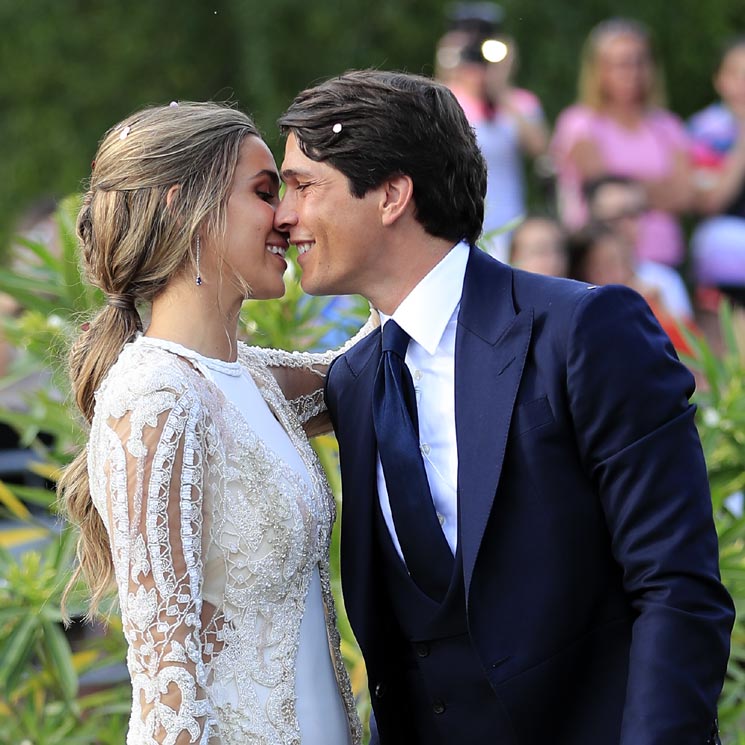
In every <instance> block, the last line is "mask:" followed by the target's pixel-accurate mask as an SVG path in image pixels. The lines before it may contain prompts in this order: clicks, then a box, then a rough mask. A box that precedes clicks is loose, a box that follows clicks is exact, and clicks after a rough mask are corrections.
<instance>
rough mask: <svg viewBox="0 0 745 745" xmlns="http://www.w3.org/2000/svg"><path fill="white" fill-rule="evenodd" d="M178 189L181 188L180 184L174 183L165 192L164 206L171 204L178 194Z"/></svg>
mask: <svg viewBox="0 0 745 745" xmlns="http://www.w3.org/2000/svg"><path fill="white" fill-rule="evenodd" d="M179 189H181V184H174V185H173V186H172V187H171V188H170V189H169V190H168V191H167V192H166V207H170V206H171V202H173V200H174V199H175V198H176V194H178V192H179Z"/></svg>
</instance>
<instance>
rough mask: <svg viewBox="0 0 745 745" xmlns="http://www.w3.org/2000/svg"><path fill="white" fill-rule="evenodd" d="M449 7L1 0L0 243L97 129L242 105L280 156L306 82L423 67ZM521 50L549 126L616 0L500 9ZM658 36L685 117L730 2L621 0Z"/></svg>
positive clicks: (705, 81) (73, 169) (437, 1)
mask: <svg viewBox="0 0 745 745" xmlns="http://www.w3.org/2000/svg"><path fill="white" fill-rule="evenodd" d="M450 2H451V0H409V2H406V3H400V2H396V0H378V2H376V3H374V4H370V3H367V2H362V0H348V1H347V2H339V0H316V2H313V3H304V4H301V3H298V2H297V0H275V1H274V2H264V1H263V0H212V2H204V1H203V0H160V1H159V2H149V3H146V2H143V3H113V2H112V3H91V2H89V1H87V0H65V2H54V0H26V1H25V2H22V3H21V2H17V1H16V0H0V28H2V29H3V44H2V45H0V68H1V69H2V70H3V75H2V76H1V77H0V100H2V101H3V117H2V119H1V120H0V245H2V244H3V243H4V242H5V239H7V237H8V231H9V228H10V226H11V224H12V223H13V221H14V220H16V219H17V218H18V216H19V214H20V213H21V212H22V211H23V210H24V209H25V208H26V207H27V206H28V205H30V204H31V203H32V202H33V201H34V200H35V199H37V198H38V197H40V196H50V195H51V196H56V195H60V194H67V193H69V192H71V191H74V190H77V189H79V186H80V183H81V181H82V180H83V179H84V178H86V177H87V175H88V173H89V164H90V161H91V159H92V157H93V153H94V151H95V148H96V143H97V141H98V139H99V138H100V136H101V135H102V133H103V132H104V131H105V130H106V129H107V128H108V127H110V126H112V125H113V124H114V123H115V122H116V121H118V120H120V119H121V118H122V117H123V116H125V115H126V114H128V113H130V112H131V111H133V110H135V109H138V108H140V107H142V106H144V105H147V104H152V103H164V102H167V101H170V100H172V99H210V98H211V99H222V100H224V99H227V98H233V99H235V100H236V101H237V102H238V104H239V105H240V106H241V107H242V108H244V109H246V110H248V111H250V112H252V113H253V114H254V116H255V117H256V120H257V122H258V124H259V125H260V127H261V128H262V130H263V131H264V133H265V135H266V137H267V139H268V141H269V143H270V144H271V145H272V147H273V149H275V151H276V152H278V151H279V147H278V145H279V139H278V135H277V132H276V127H275V122H276V119H277V117H278V116H279V115H280V113H281V112H282V111H283V110H284V109H285V108H286V106H287V105H288V104H289V102H290V101H291V100H292V98H293V97H294V96H295V94H296V93H297V92H298V91H299V90H301V89H302V88H304V87H305V86H307V85H309V84H311V83H313V82H315V81H317V80H319V79H321V78H324V77H328V76H330V75H334V74H339V73H341V72H343V71H344V70H347V69H349V68H353V67H381V68H395V69H405V70H409V71H411V72H418V73H424V74H430V73H431V72H432V69H433V57H434V48H435V44H436V42H437V39H438V38H439V36H440V35H441V34H442V32H443V30H444V26H445V23H444V13H445V8H446V6H447V5H449V4H450ZM501 5H502V6H503V7H504V9H505V11H506V21H505V29H506V31H507V32H508V33H510V34H512V35H513V36H514V37H515V38H516V40H517V42H518V44H519V48H520V59H521V64H520V71H519V72H518V82H519V83H520V84H521V85H524V86H526V87H528V88H530V89H531V90H534V91H536V92H537V93H538V94H539V96H540V97H541V99H542V100H543V102H544V105H545V109H546V111H547V112H548V114H549V117H550V118H551V119H552V120H553V118H554V117H555V116H556V115H557V114H558V113H559V111H560V110H561V109H562V108H564V107H565V106H566V105H568V104H569V103H571V102H572V101H573V99H574V96H575V90H576V78H577V65H578V53H579V49H580V47H581V44H582V42H583V41H584V39H585V37H586V35H587V32H588V31H589V29H590V28H591V27H592V26H593V25H594V24H595V23H597V22H598V21H600V20H602V19H603V18H607V17H609V16H613V15H618V14H619V5H618V3H617V2H614V0H581V1H580V2H575V3H546V2H543V1H542V0H502V2H501ZM621 12H622V13H623V14H624V15H626V16H631V17H637V18H640V19H642V20H644V21H646V22H647V23H648V24H649V25H650V27H651V28H652V29H653V31H654V33H655V36H656V37H657V40H658V42H659V47H660V50H661V56H662V59H663V60H664V62H665V67H666V70H667V80H668V84H669V89H670V102H671V105H672V107H673V109H674V110H676V111H678V112H680V113H681V114H683V115H685V116H687V115H689V114H691V113H692V112H693V111H695V110H696V109H698V108H700V107H702V106H703V105H705V104H706V103H708V102H709V100H711V99H712V98H713V96H714V93H713V90H712V87H711V82H710V81H711V73H712V70H713V68H714V65H715V63H716V58H717V54H718V50H719V47H720V46H721V44H722V42H723V41H724V39H726V38H727V37H729V36H731V35H733V34H734V33H736V32H738V31H740V32H741V31H742V30H743V29H745V5H743V3H741V2H738V0H710V2H707V3H701V2H698V1H695V2H694V0H681V2H679V3H677V4H676V5H675V9H674V12H672V11H671V8H670V6H669V5H668V4H667V3H649V2H646V1H645V0H627V2H626V3H624V5H623V9H622V11H621Z"/></svg>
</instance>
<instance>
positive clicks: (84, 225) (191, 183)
mask: <svg viewBox="0 0 745 745" xmlns="http://www.w3.org/2000/svg"><path fill="white" fill-rule="evenodd" d="M249 136H256V137H258V136H259V133H258V130H257V129H256V126H255V125H254V123H253V122H252V121H251V119H250V118H249V117H248V116H246V115H245V114H243V113H242V112H240V111H237V110H236V109H233V108H231V107H229V106H226V105H222V104H216V103H189V102H182V103H179V104H175V103H172V104H171V105H170V106H157V107H152V108H147V109H144V110H142V111H139V112H137V113H136V114H133V115H131V116H130V117H128V118H127V119H125V120H124V121H122V122H120V123H119V124H117V125H116V126H114V127H113V128H112V129H110V130H109V131H108V132H107V133H106V134H105V135H104V137H103V139H102V140H101V143H100V145H99V148H98V152H97V153H96V158H95V160H94V161H93V165H92V173H91V178H90V183H89V188H88V191H87V193H86V194H85V197H84V199H83V206H82V208H81V210H80V213H79V214H78V219H77V235H78V239H79V244H80V250H81V258H82V264H83V268H84V271H85V275H86V278H87V280H88V281H89V282H90V283H91V284H93V285H95V286H96V287H99V288H100V289H101V290H103V292H104V294H105V295H106V298H107V303H106V305H104V307H103V308H101V309H100V310H99V311H98V313H97V314H96V315H95V316H94V317H93V318H92V319H91V320H90V322H89V323H88V324H84V327H85V328H86V329H87V330H85V331H83V332H82V333H81V334H80V336H79V337H78V339H77V340H76V341H75V343H74V344H73V346H72V349H71V351H70V358H69V363H70V380H71V382H72V391H73V394H74V396H75V401H76V403H77V405H78V407H79V408H80V411H81V412H82V414H83V416H84V417H85V419H86V421H87V422H88V423H90V422H91V420H92V419H93V413H94V403H95V401H94V394H95V392H96V390H97V389H98V388H99V386H100V385H101V383H102V382H103V379H104V377H105V376H106V374H107V373H108V371H109V369H110V368H111V366H112V365H113V364H114V362H115V361H116V359H117V357H118V356H119V353H120V352H121V350H122V348H123V346H124V345H125V344H126V343H127V342H129V341H131V340H132V339H133V338H134V336H135V334H136V333H137V332H138V331H141V330H142V320H141V318H140V315H139V311H138V308H137V305H138V304H140V303H149V302H151V301H152V300H153V299H154V298H155V297H156V295H158V293H159V292H160V291H161V290H162V289H163V288H164V287H165V286H166V284H167V282H168V281H169V279H171V278H172V277H174V276H175V275H177V274H179V273H180V272H182V271H184V270H186V269H188V267H189V266H193V265H194V248H195V244H196V240H197V236H198V235H199V236H200V237H201V238H202V239H204V238H205V237H207V236H214V235H217V234H219V233H220V231H222V230H223V229H224V224H225V206H226V202H227V198H228V195H229V192H230V188H231V185H232V181H233V175H234V172H235V167H236V163H237V161H238V156H239V152H240V146H241V144H242V142H243V140H244V139H245V138H246V137H249ZM172 187H178V188H177V189H174V191H173V192H172V194H171V195H170V197H171V198H170V199H168V200H167V195H168V193H169V191H170V190H171V189H172ZM167 202H168V203H167ZM59 494H60V502H61V505H62V508H63V511H64V512H65V513H66V516H67V518H68V519H69V520H70V522H71V523H73V524H74V525H76V526H77V527H78V528H79V530H80V537H79V540H78V566H77V568H76V570H75V574H74V576H73V577H72V579H71V581H70V583H69V585H68V587H67V590H66V592H65V598H66V597H67V595H68V593H69V591H70V590H71V588H72V587H73V586H74V585H75V584H76V582H77V580H78V578H79V577H80V575H82V576H83V578H84V579H85V580H86V582H87V584H88V587H89V589H90V595H91V603H90V610H89V616H92V615H93V614H94V613H95V612H96V609H97V607H98V605H99V602H100V601H101V599H102V597H103V596H104V594H105V593H106V592H107V591H108V590H109V589H110V588H111V586H112V584H113V564H112V560H111V550H110V547H109V541H108V535H107V532H106V528H105V526H104V523H103V520H102V519H101V517H100V515H99V514H98V512H97V511H96V508H95V507H94V506H93V503H92V501H91V495H90V488H89V483H88V470H87V454H86V450H83V451H82V452H81V453H80V454H79V455H78V456H77V457H76V458H75V460H74V461H73V462H72V463H71V464H70V465H69V466H68V467H67V469H66V470H65V472H64V474H63V476H62V478H61V480H60V482H59Z"/></svg>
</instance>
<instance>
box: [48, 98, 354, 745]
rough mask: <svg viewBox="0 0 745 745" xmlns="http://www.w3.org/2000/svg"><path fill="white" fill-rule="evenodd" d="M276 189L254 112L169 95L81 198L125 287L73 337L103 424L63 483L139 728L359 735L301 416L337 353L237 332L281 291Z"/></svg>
mask: <svg viewBox="0 0 745 745" xmlns="http://www.w3.org/2000/svg"><path fill="white" fill-rule="evenodd" d="M278 188H279V179H278V176H277V170H276V167H275V163H274V160H273V158H272V155H271V153H270V151H269V149H268V148H267V147H266V145H265V144H264V142H263V141H262V140H261V138H260V137H259V135H258V132H257V130H256V128H255V126H254V124H253V123H252V122H251V120H250V119H249V118H248V117H247V116H245V115H244V114H242V113H241V112H239V111H236V110H234V109H231V108H228V107H224V106H219V105H216V104H209V103H203V104H198V103H182V104H180V105H174V104H172V105H171V106H164V107H157V108H150V109H146V110H144V111H140V112H139V113H136V114H134V115H133V116H130V117H129V118H127V119H125V120H124V121H123V122H121V123H120V124H118V125H117V126H115V127H114V128H112V129H111V130H110V131H109V132H108V133H107V134H106V135H105V136H104V138H103V140H102V142H101V144H100V147H99V150H98V153H97V155H96V159H95V161H94V168H93V171H92V175H91V180H90V188H89V189H88V192H87V194H86V196H85V201H84V206H83V208H82V210H81V212H80V214H79V217H78V225H77V229H78V236H79V239H80V245H81V250H82V258H83V263H84V266H85V270H86V272H87V275H88V277H89V279H90V281H91V282H92V283H93V284H95V285H96V286H98V287H100V288H101V289H102V290H103V292H104V293H105V295H106V298H107V301H106V305H105V306H104V307H103V308H102V309H101V311H100V312H99V313H98V315H97V316H95V318H93V319H92V320H91V321H90V323H89V324H86V329H87V330H84V331H83V332H82V333H81V335H80V338H79V339H78V341H77V342H76V344H75V346H74V347H73V350H72V352H71V377H72V383H73V390H74V393H75V396H76V400H77V403H78V406H79V407H80V409H81V411H82V412H83V415H84V416H85V418H86V419H87V420H88V421H89V422H90V423H91V429H90V440H89V443H88V447H87V449H86V451H85V452H83V453H81V454H80V455H79V456H78V458H77V459H76V460H75V462H74V463H73V464H72V465H71V467H70V468H69V469H68V471H67V472H66V474H65V476H64V478H63V480H62V484H61V489H62V495H63V499H64V503H65V505H66V508H67V511H68V514H69V517H70V519H71V521H72V522H73V523H75V524H77V525H79V526H80V531H81V536H80V543H79V559H80V569H79V571H80V572H82V574H83V575H84V577H85V579H86V580H87V581H88V584H89V586H90V589H91V594H92V611H94V610H95V608H96V606H97V604H98V602H99V601H100V600H101V598H102V597H103V595H104V594H105V593H106V591H107V590H108V588H109V587H110V585H111V584H113V583H115V584H116V586H117V588H118V596H119V602H120V606H121V613H122V619H123V624H124V633H125V635H126V638H127V642H128V644H129V653H128V666H129V671H130V674H131V678H132V688H133V702H132V715H131V720H130V729H129V734H128V738H127V742H128V743H129V744H130V745H149V744H150V743H169V744H181V743H204V744H205V745H217V744H219V745H239V744H240V745H246V744H247V743H262V744H266V745H269V744H270V743H276V744H279V743H282V744H284V743H299V742H302V743H303V745H349V744H350V743H353V744H356V743H358V742H359V740H360V725H359V722H358V720H357V717H356V714H355V710H354V702H353V700H352V696H351V691H350V686H349V681H348V679H347V677H346V673H345V671H344V668H343V665H342V662H341V656H340V653H339V636H338V633H337V631H336V629H335V625H334V618H335V616H334V610H333V601H332V597H331V592H330V583H329V571H328V547H329V537H330V532H331V526H332V523H333V520H334V501H333V499H332V496H331V494H330V492H329V488H328V485H327V483H326V481H325V478H324V475H323V473H322V471H321V468H320V466H319V463H318V461H317V460H316V458H315V456H314V454H313V451H312V449H311V448H310V445H309V443H308V439H307V436H306V433H305V432H304V428H305V430H310V429H313V428H314V427H315V428H318V427H322V426H323V421H320V420H321V419H322V418H323V417H322V416H320V417H319V414H320V412H321V410H322V408H323V405H322V392H321V391H320V390H319V389H320V387H321V385H322V382H323V380H322V370H323V368H322V365H323V364H325V363H328V362H329V361H330V359H331V357H332V355H330V354H329V355H299V354H295V355H292V354H289V353H281V352H275V351H265V350H260V349H255V348H249V347H247V346H245V345H243V344H241V343H240V342H238V341H237V338H236V335H237V322H238V314H239V311H240V308H241V305H242V303H243V301H244V300H245V299H246V298H253V299H262V298H276V297H280V296H281V295H282V294H283V293H284V283H283V279H282V275H283V274H284V271H285V269H286V263H285V259H284V258H283V257H284V254H285V251H286V249H287V240H286V238H285V236H284V235H282V234H280V233H278V232H277V231H276V230H275V228H274V226H273V222H274V213H275V209H276V207H277V204H278ZM143 305H146V306H150V318H151V320H150V324H149V326H148V327H147V329H145V330H144V333H143V324H142V320H141V318H140V315H139V311H138V309H139V308H140V307H142V306H143Z"/></svg>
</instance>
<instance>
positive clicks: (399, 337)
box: [383, 318, 411, 359]
mask: <svg viewBox="0 0 745 745" xmlns="http://www.w3.org/2000/svg"><path fill="white" fill-rule="evenodd" d="M410 339H411V337H410V336H409V335H408V334H407V333H406V332H405V331H404V330H403V329H402V328H401V327H400V326H399V325H398V324H397V323H396V322H395V321H394V320H393V319H392V318H389V319H388V320H387V321H386V322H385V325H384V326H383V351H384V352H394V353H395V354H397V355H398V356H399V357H400V358H401V359H404V358H405V357H406V348H407V347H408V346H409V340H410Z"/></svg>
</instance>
